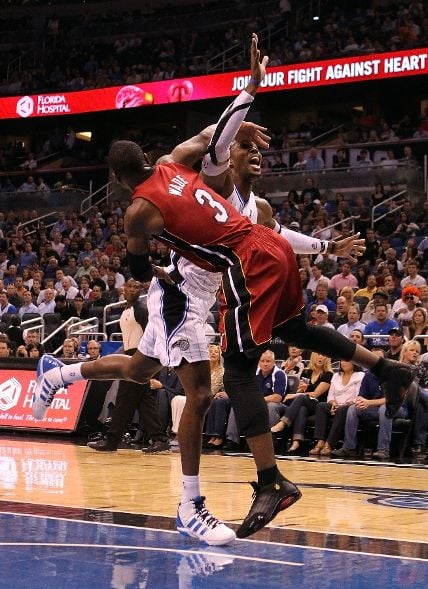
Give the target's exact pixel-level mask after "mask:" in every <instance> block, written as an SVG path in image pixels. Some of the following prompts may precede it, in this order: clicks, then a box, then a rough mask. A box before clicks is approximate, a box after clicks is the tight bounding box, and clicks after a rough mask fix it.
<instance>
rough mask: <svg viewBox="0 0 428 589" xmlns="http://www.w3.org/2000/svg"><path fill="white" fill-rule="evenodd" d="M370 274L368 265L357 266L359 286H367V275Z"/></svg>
mask: <svg viewBox="0 0 428 589" xmlns="http://www.w3.org/2000/svg"><path fill="white" fill-rule="evenodd" d="M369 274H370V270H369V268H367V266H363V265H361V266H358V268H357V274H356V276H357V280H358V288H365V287H366V284H367V276H368V275H369Z"/></svg>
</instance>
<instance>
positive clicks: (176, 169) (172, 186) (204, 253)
mask: <svg viewBox="0 0 428 589" xmlns="http://www.w3.org/2000/svg"><path fill="white" fill-rule="evenodd" d="M136 198H144V199H145V200H148V201H149V202H151V203H152V204H153V205H154V206H155V207H156V208H157V209H159V211H160V213H161V215H162V217H163V219H164V229H163V231H162V233H161V234H159V235H154V236H153V237H155V238H156V239H159V240H160V241H162V242H164V243H166V244H167V245H169V246H170V247H171V248H172V249H173V250H175V251H177V252H178V253H180V254H182V255H183V256H184V257H185V258H187V259H188V260H190V261H191V262H193V263H194V264H196V265H197V266H199V267H201V268H204V269H205V270H209V271H211V272H224V270H225V269H226V268H228V267H230V266H232V265H233V264H234V263H236V261H237V259H236V257H235V256H234V255H233V252H234V251H236V249H237V248H238V247H239V245H241V244H242V242H243V240H244V239H245V237H246V236H247V235H249V234H250V233H251V231H252V228H253V225H252V224H251V222H250V221H249V220H248V219H247V218H245V217H242V216H241V215H240V214H239V213H238V212H237V211H236V210H235V209H234V208H233V207H232V206H231V205H230V204H229V203H228V202H227V201H226V200H224V199H223V198H222V197H221V196H220V195H218V194H217V193H216V192H214V191H213V190H210V189H209V188H208V187H207V186H206V185H205V184H204V183H203V181H202V180H201V178H200V177H199V174H198V173H197V172H195V171H194V170H192V169H191V168H188V167H187V166H183V165H182V164H159V165H157V166H155V168H154V172H153V173H152V175H151V176H150V177H149V178H148V179H147V180H145V181H144V182H142V183H141V184H139V185H138V186H137V187H136V188H135V191H134V193H133V195H132V199H133V200H134V199H136ZM195 205H196V206H195Z"/></svg>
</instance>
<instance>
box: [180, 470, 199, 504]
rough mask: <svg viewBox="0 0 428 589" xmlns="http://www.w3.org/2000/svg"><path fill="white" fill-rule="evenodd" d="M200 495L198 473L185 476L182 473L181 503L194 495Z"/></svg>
mask: <svg viewBox="0 0 428 589" xmlns="http://www.w3.org/2000/svg"><path fill="white" fill-rule="evenodd" d="M200 495H201V488H200V480H199V475H196V476H187V475H185V474H183V491H182V495H181V503H187V502H188V501H190V500H191V499H194V498H195V497H199V496H200Z"/></svg>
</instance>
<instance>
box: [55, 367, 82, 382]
mask: <svg viewBox="0 0 428 589" xmlns="http://www.w3.org/2000/svg"><path fill="white" fill-rule="evenodd" d="M82 364H83V362H78V363H77V364H66V365H65V366H61V368H58V370H59V371H60V373H61V377H62V378H61V380H62V382H63V383H64V384H70V383H72V382H75V381H76V380H84V379H83V376H82V371H81V368H82ZM55 370H56V369H55ZM51 372H53V371H51ZM49 378H50V372H49Z"/></svg>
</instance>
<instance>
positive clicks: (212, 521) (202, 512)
mask: <svg viewBox="0 0 428 589" xmlns="http://www.w3.org/2000/svg"><path fill="white" fill-rule="evenodd" d="M204 501H205V497H201V498H200V499H197V500H196V501H194V504H195V509H196V511H197V513H198V518H200V519H202V521H203V522H204V523H205V525H206V526H207V527H208V528H212V529H214V528H215V527H216V526H218V525H219V524H220V522H219V520H218V519H217V518H216V517H214V515H212V514H211V513H210V512H209V511H208V509H207V508H206V507H205V503H204Z"/></svg>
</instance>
